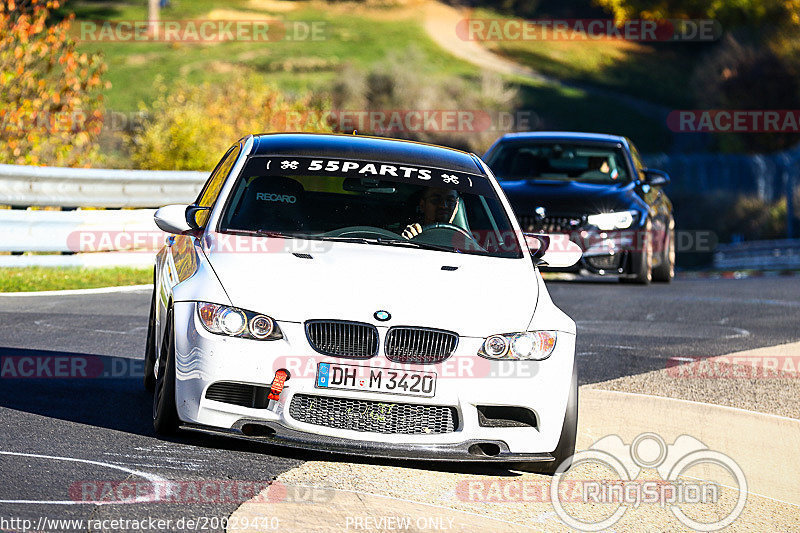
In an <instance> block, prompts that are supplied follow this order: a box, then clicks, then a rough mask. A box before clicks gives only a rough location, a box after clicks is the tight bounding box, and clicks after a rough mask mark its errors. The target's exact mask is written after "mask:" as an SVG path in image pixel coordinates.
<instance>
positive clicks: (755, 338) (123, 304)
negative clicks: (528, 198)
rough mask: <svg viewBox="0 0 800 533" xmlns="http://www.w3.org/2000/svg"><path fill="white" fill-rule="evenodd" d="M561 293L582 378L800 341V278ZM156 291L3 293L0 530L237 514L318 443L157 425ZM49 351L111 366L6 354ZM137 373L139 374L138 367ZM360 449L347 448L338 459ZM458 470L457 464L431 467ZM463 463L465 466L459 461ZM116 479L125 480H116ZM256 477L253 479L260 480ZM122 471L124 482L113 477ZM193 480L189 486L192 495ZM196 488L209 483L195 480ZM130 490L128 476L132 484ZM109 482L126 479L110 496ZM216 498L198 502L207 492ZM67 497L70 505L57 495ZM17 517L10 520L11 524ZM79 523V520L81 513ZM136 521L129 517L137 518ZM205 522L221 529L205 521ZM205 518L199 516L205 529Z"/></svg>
mask: <svg viewBox="0 0 800 533" xmlns="http://www.w3.org/2000/svg"><path fill="white" fill-rule="evenodd" d="M548 286H549V290H550V293H551V295H552V297H553V300H554V301H555V302H556V304H557V305H559V306H560V307H561V308H562V309H564V310H565V311H566V312H567V313H568V314H570V316H572V317H573V318H574V319H575V320H576V321H577V322H578V345H577V352H578V364H579V375H580V381H581V383H592V382H598V381H604V380H607V379H612V378H616V377H620V376H624V375H631V374H637V373H641V372H645V371H649V370H654V369H657V368H663V367H664V365H665V364H666V360H667V359H668V358H669V357H673V356H713V355H720V354H723V353H729V352H732V351H737V350H744V349H749V348H756V347H761V346H770V345H774V344H778V343H783V342H790V341H797V340H800V328H798V327H797V324H798V323H800V320H798V318H800V283H798V281H797V279H796V278H761V279H748V280H678V281H676V282H675V283H673V284H671V285H652V286H650V287H635V286H621V285H618V284H616V283H613V282H548ZM148 303H149V294H148V293H147V292H136V293H112V294H96V295H81V296H59V297H52V296H27V297H3V296H0V324H2V328H0V356H2V365H3V366H2V367H1V368H2V369H4V370H3V377H2V378H0V425H2V427H3V429H4V430H3V431H2V433H0V530H3V529H5V530H22V529H23V527H24V526H25V525H28V524H22V523H21V522H16V523H11V522H8V521H9V520H11V519H27V520H31V523H30V525H28V527H29V528H30V529H34V530H44V531H64V530H75V529H82V530H86V529H88V528H87V525H94V526H98V525H99V526H100V527H96V529H101V530H109V531H111V530H120V529H128V530H136V528H135V527H131V526H139V530H147V529H149V530H152V528H153V526H154V523H152V522H150V523H147V522H145V524H146V525H144V526H143V525H142V524H136V523H135V522H130V523H128V524H119V523H116V524H115V523H113V522H105V523H103V522H94V523H93V524H87V523H86V522H84V523H83V524H82V527H78V528H72V527H69V524H64V523H62V524H57V523H56V524H54V523H47V522H39V520H40V518H42V517H47V518H51V519H61V520H64V519H84V520H85V519H91V520H94V521H102V520H111V519H125V520H145V521H146V520H147V519H148V518H154V519H155V518H158V519H163V520H172V521H173V522H172V524H170V526H171V527H168V528H166V529H172V530H176V531H178V530H180V531H186V530H188V529H190V528H188V527H187V526H186V524H185V523H184V524H182V525H181V523H180V522H179V520H181V519H188V518H200V517H206V518H207V519H211V518H214V517H216V518H217V519H220V518H224V517H227V516H228V515H230V513H231V512H232V511H233V510H234V509H235V508H236V507H237V506H238V504H239V499H247V498H249V497H251V496H252V491H253V490H256V491H257V489H258V488H260V487H261V486H263V484H265V483H267V482H269V481H270V480H271V479H273V478H274V477H275V476H276V475H278V474H280V473H281V472H283V471H285V470H287V469H289V468H292V467H294V466H297V465H299V464H300V463H301V462H302V461H305V460H309V459H314V458H320V456H319V454H314V453H310V452H303V451H293V450H285V449H280V448H274V447H270V446H266V445H260V444H250V443H244V442H237V441H231V440H222V439H217V438H210V437H204V436H195V435H190V436H181V437H178V438H176V439H173V440H172V441H170V442H167V441H164V440H161V439H158V438H156V437H155V436H154V435H153V431H152V426H151V422H150V408H151V407H150V406H151V399H150V396H149V395H148V394H147V393H146V392H145V391H144V390H143V389H142V388H141V380H140V377H139V376H140V374H141V362H140V360H141V354H142V352H143V349H144V338H145V329H146V320H147V310H148ZM29 355H36V356H37V360H39V361H48V363H47V365H50V366H45V367H43V368H42V369H41V370H42V371H43V372H46V371H47V369H50V370H51V371H53V372H56V371H57V367H56V365H57V364H58V363H57V361H59V359H58V358H59V357H63V356H69V357H74V356H87V357H85V358H84V359H86V360H88V361H89V363H90V365H91V366H92V367H93V368H96V365H99V368H101V369H102V372H103V373H104V374H107V375H106V377H98V378H95V379H61V378H48V379H21V378H14V377H13V376H9V375H8V373H9V371H10V370H9V368H10V367H7V366H6V365H8V364H12V363H8V362H7V361H8V360H9V358H11V359H10V360H11V361H12V362H14V361H18V360H15V359H13V358H14V357H15V356H17V357H18V356H29ZM131 376H132V377H131ZM328 458H329V459H332V460H337V461H349V460H350V459H347V458H343V457H333V456H330V457H328ZM427 467H428V468H436V469H446V468H451V467H449V466H442V465H430V466H427ZM452 468H464V467H452ZM123 480H124V481H129V482H138V483H134V484H133V485H132V486H134V487H140V486H145V487H150V486H152V485H150V483H153V482H155V483H162V484H163V483H165V482H166V481H167V480H170V481H192V482H195V481H200V480H203V481H204V483H206V486H208V483H209V482H211V483H213V482H216V481H218V482H221V483H223V484H226V486H227V487H229V488H231V487H233V488H235V489H237V490H240V491H241V492H240V493H238V494H237V493H236V491H232V494H231V493H226V494H225V495H224V496H223V497H222V498H219V497H217V498H214V499H216V500H222V501H216V502H213V503H191V504H186V503H181V504H175V503H164V502H159V503H127V504H119V503H117V504H107V505H98V504H96V503H87V502H86V501H85V500H92V499H93V498H103V499H106V500H111V501H113V500H114V499H115V498H119V497H120V496H127V495H128V494H130V493H129V492H125V493H124V494H120V490H121V489H120V487H123V486H122V485H119V482H120V481H123ZM112 482H113V483H112ZM250 482H252V483H250ZM114 483H116V484H114ZM192 486H193V485H192V484H183V485H180V486H179V487H178V488H177V489H176V490H177V491H178V496H176V497H178V498H181V499H183V500H186V499H190V500H191V499H192V497H193V494H192V493H191V487H192ZM194 486H195V487H196V485H194ZM128 488H129V486H128ZM109 490H112V491H115V490H116V491H117V492H116V494H114V493H113V492H112V493H111V494H112V495H110V494H109V492H108V491H109ZM202 500H203V497H202V496H201V497H198V498H196V499H195V500H194V501H199V502H202ZM53 502H61V503H53ZM3 520H6V522H3ZM72 525H78V524H72ZM125 525H127V526H128V527H127V528H126V527H124V526H125ZM205 525H206V526H209V527H207V528H205V529H204V530H205V531H213V530H221V529H222V528H221V527H212V526H213V525H214V523H213V522H211V521H209V522H206V523H205ZM195 529H198V530H199V529H200V528H195Z"/></svg>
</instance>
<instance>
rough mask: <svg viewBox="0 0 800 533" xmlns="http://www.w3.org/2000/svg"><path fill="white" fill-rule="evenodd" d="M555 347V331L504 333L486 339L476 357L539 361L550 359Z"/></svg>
mask: <svg viewBox="0 0 800 533" xmlns="http://www.w3.org/2000/svg"><path fill="white" fill-rule="evenodd" d="M555 347H556V332H555V331H525V332H522V333H504V334H502V335H492V336H491V337H487V338H486V340H485V341H483V346H482V347H481V349H480V351H479V352H478V355H480V356H482V357H486V358H488V359H503V360H508V359H511V360H518V361H541V360H542V359H547V358H548V357H550V354H551V353H553V349H554V348H555Z"/></svg>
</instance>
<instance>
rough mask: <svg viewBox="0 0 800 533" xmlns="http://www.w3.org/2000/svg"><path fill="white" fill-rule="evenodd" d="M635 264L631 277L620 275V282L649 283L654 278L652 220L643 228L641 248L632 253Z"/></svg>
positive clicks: (632, 260)
mask: <svg viewBox="0 0 800 533" xmlns="http://www.w3.org/2000/svg"><path fill="white" fill-rule="evenodd" d="M631 263H632V266H633V269H632V272H631V274H632V275H631V276H630V277H624V278H623V277H620V278H619V281H620V283H635V284H638V285H649V284H650V282H651V281H652V280H653V235H652V231H651V226H650V222H649V221H648V222H647V225H646V226H645V227H644V229H643V230H642V239H641V246H640V250H639V251H638V252H637V251H634V252H632V253H631Z"/></svg>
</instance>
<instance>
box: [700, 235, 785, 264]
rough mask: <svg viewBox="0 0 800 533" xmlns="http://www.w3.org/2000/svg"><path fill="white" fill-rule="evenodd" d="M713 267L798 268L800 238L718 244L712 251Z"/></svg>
mask: <svg viewBox="0 0 800 533" xmlns="http://www.w3.org/2000/svg"><path fill="white" fill-rule="evenodd" d="M714 267H715V268H718V269H724V270H736V269H742V270H744V269H753V270H788V269H800V239H781V240H774V241H746V242H740V243H736V244H720V245H719V246H718V247H717V250H716V252H714Z"/></svg>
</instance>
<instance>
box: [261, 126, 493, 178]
mask: <svg viewBox="0 0 800 533" xmlns="http://www.w3.org/2000/svg"><path fill="white" fill-rule="evenodd" d="M253 140H254V142H253V148H252V150H251V151H250V154H251V155H277V154H280V155H288V156H296V157H310V156H318V157H326V158H340V159H361V160H368V161H385V162H387V163H389V162H391V163H400V164H408V165H420V166H429V167H437V168H445V169H449V170H458V171H461V172H469V173H472V174H479V175H485V174H484V172H483V169H482V168H481V167H480V165H479V164H478V162H477V161H476V157H475V156H473V155H472V154H469V153H467V152H462V151H461V150H456V149H453V148H445V147H443V146H436V145H433V144H425V143H420V142H414V141H404V140H399V139H388V138H383V137H368V136H362V135H345V134H335V133H266V134H259V135H255V136H254V139H253Z"/></svg>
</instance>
